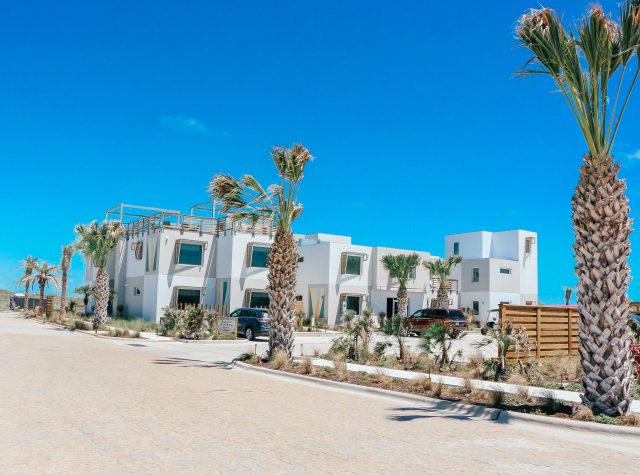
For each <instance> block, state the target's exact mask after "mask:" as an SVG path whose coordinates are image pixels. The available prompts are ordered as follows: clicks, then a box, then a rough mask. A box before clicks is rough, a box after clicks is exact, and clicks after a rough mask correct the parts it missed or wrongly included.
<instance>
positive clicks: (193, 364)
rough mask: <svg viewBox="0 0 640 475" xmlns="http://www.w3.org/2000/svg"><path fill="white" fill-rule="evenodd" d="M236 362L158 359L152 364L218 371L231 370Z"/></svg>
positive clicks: (174, 358)
mask: <svg viewBox="0 0 640 475" xmlns="http://www.w3.org/2000/svg"><path fill="white" fill-rule="evenodd" d="M235 361H236V360H233V361H232V362H231V363H229V362H228V361H204V360H194V359H189V358H177V357H173V358H159V359H155V360H153V364H158V365H175V366H179V367H180V368H218V369H232V368H233V366H234V364H235Z"/></svg>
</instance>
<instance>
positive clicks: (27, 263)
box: [16, 256, 38, 312]
mask: <svg viewBox="0 0 640 475" xmlns="http://www.w3.org/2000/svg"><path fill="white" fill-rule="evenodd" d="M37 264H38V258H37V257H31V256H27V257H25V258H24V260H23V261H22V265H21V267H22V268H23V269H24V274H22V277H21V278H20V280H18V283H17V284H16V285H17V286H20V285H24V306H23V309H22V310H23V311H24V312H27V311H28V310H29V287H30V286H31V282H30V281H29V277H30V276H31V274H33V269H34V267H35V266H36V265H37Z"/></svg>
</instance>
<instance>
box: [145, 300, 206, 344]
mask: <svg viewBox="0 0 640 475" xmlns="http://www.w3.org/2000/svg"><path fill="white" fill-rule="evenodd" d="M214 326H215V313H213V312H211V311H208V310H203V309H201V308H197V307H187V308H185V309H176V308H171V307H166V308H164V309H163V317H162V318H161V319H160V324H159V325H158V330H157V333H158V335H164V336H168V335H172V336H176V337H178V338H185V339H187V340H202V339H207V338H210V337H211V336H213V335H215V334H216V333H215V328H214Z"/></svg>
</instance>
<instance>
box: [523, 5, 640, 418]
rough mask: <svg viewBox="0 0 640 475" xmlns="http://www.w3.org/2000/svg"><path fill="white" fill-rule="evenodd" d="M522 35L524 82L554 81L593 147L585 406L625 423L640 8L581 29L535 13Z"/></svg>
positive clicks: (576, 223) (587, 22)
mask: <svg viewBox="0 0 640 475" xmlns="http://www.w3.org/2000/svg"><path fill="white" fill-rule="evenodd" d="M516 33H517V35H518V37H519V39H520V41H521V43H522V45H523V46H524V47H526V48H527V49H528V50H530V51H531V52H532V53H533V58H532V59H531V60H529V62H528V63H527V64H526V65H525V66H524V67H523V68H522V69H521V71H520V73H521V74H523V75H529V74H545V75H548V76H550V77H551V79H552V80H553V81H554V83H555V85H556V86H557V87H558V89H559V91H560V92H561V93H562V95H563V97H564V98H565V99H566V101H567V103H568V105H569V108H570V109H571V113H572V115H573V117H574V118H575V119H576V121H577V123H578V126H579V128H580V131H581V132H582V135H583V136H584V139H585V141H586V145H587V153H586V154H585V155H584V157H583V162H582V166H581V168H580V177H579V179H578V186H577V187H576V190H575V194H574V196H573V199H572V210H573V229H574V232H575V236H576V239H575V243H574V246H573V250H574V256H575V260H576V268H575V269H576V274H577V276H578V287H577V300H578V311H579V313H580V319H579V326H580V334H579V337H580V355H581V360H582V373H583V378H582V387H583V390H584V395H582V400H583V402H584V404H585V405H587V406H588V407H589V408H591V410H592V411H593V412H594V413H602V414H606V415H609V416H613V415H618V414H625V413H626V412H627V411H628V410H629V405H630V399H629V385H630V383H631V373H630V369H629V353H628V351H629V334H628V327H627V315H628V313H629V299H628V296H627V287H628V284H629V281H630V271H629V265H628V263H627V259H628V257H629V252H630V245H629V234H630V233H631V222H630V220H629V201H628V199H627V197H626V194H625V190H626V183H625V182H624V180H621V179H620V178H619V177H618V171H619V169H620V165H619V164H618V163H617V162H616V161H615V160H614V157H613V155H612V154H611V152H612V148H613V144H614V141H615V138H616V135H617V132H618V128H619V126H620V121H621V119H622V116H623V114H624V111H625V109H626V107H627V104H628V102H629V97H630V95H631V92H632V90H633V87H634V85H635V83H636V80H637V79H638V75H639V73H640V57H639V55H640V53H639V51H640V0H633V1H630V0H627V1H625V2H623V3H622V5H621V7H620V20H619V22H616V21H613V20H612V18H611V15H606V14H605V13H604V11H603V10H602V8H601V7H600V6H597V5H596V6H593V7H591V8H590V10H589V12H588V13H587V14H586V15H585V16H584V17H583V19H582V21H581V22H580V23H579V24H578V25H577V26H576V28H575V30H574V29H572V28H565V27H564V26H563V25H562V22H561V21H560V19H559V17H558V15H557V13H556V12H555V11H553V10H550V9H541V10H531V11H530V12H529V13H527V14H525V15H523V16H522V17H521V18H520V20H519V21H518V24H517V30H516ZM627 73H630V74H632V77H631V80H630V81H629V78H628V77H627V78H626V80H625V75H626V74H627ZM618 106H620V108H618Z"/></svg>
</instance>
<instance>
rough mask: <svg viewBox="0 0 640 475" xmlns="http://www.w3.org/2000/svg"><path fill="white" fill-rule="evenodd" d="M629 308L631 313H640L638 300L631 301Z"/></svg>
mask: <svg viewBox="0 0 640 475" xmlns="http://www.w3.org/2000/svg"><path fill="white" fill-rule="evenodd" d="M629 309H630V311H631V313H640V302H631V304H630V305H629Z"/></svg>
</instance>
